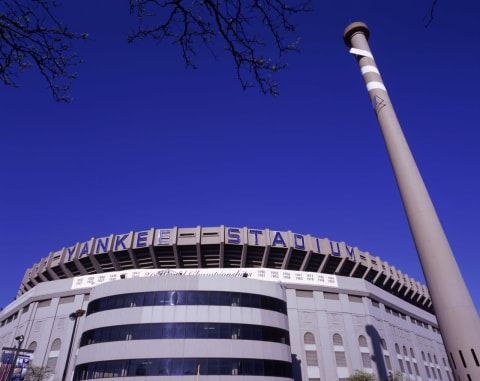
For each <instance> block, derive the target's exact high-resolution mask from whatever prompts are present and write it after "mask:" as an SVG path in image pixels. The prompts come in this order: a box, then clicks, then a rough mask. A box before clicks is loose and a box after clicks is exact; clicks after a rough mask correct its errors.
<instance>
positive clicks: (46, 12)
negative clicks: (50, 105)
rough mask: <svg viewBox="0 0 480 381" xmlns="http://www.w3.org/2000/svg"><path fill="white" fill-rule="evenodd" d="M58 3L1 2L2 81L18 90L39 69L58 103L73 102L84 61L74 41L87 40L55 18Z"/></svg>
mask: <svg viewBox="0 0 480 381" xmlns="http://www.w3.org/2000/svg"><path fill="white" fill-rule="evenodd" d="M58 6H59V4H58V3H57V1H56V0H2V1H1V2H0V79H1V80H2V81H3V83H4V84H5V85H10V86H15V87H18V83H17V78H18V76H19V74H22V73H23V72H24V71H25V70H26V69H27V68H29V67H31V66H34V67H36V68H37V69H38V70H39V72H40V74H41V75H42V76H43V78H44V79H45V80H46V81H47V84H48V87H49V89H50V90H51V92H52V95H53V97H54V98H55V100H57V101H69V100H70V97H69V95H68V91H69V89H70V86H71V82H72V80H73V78H75V76H76V73H75V72H72V71H71V68H72V67H73V66H76V65H78V64H79V63H80V62H81V61H80V59H79V58H78V57H77V56H76V55H75V53H73V52H72V46H71V41H72V40H74V39H78V38H86V37H87V35H78V34H75V33H72V32H70V31H69V30H68V29H67V27H66V26H65V25H63V24H62V23H61V22H60V21H58V20H57V18H56V17H55V16H54V14H53V10H54V9H55V8H56V7H58Z"/></svg>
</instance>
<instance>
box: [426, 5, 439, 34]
mask: <svg viewBox="0 0 480 381" xmlns="http://www.w3.org/2000/svg"><path fill="white" fill-rule="evenodd" d="M437 1H438V0H432V6H431V7H430V11H429V12H428V14H426V15H425V17H424V18H423V21H424V22H425V28H428V27H429V26H430V24H431V23H432V21H433V18H434V17H433V13H434V12H435V8H436V7H437Z"/></svg>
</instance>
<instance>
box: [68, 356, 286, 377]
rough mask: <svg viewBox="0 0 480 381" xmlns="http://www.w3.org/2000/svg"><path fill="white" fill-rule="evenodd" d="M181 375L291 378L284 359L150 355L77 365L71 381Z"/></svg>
mask: <svg viewBox="0 0 480 381" xmlns="http://www.w3.org/2000/svg"><path fill="white" fill-rule="evenodd" d="M183 375H199V376H202V375H218V376H236V375H248V376H263V377H284V378H292V364H291V363H290V362H287V361H278V360H264V359H248V358H240V359H238V358H236V359H233V358H150V359H134V360H112V361H97V362H91V363H87V364H82V365H78V366H77V367H76V368H75V374H74V376H73V381H83V380H90V379H97V378H112V377H139V376H141V377H147V376H151V377H158V376H183Z"/></svg>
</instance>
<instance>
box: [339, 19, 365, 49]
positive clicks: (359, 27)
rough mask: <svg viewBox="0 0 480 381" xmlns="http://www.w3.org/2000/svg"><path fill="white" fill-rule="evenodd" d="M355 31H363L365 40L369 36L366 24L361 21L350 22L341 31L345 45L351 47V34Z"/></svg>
mask: <svg viewBox="0 0 480 381" xmlns="http://www.w3.org/2000/svg"><path fill="white" fill-rule="evenodd" d="M355 33H363V34H364V35H365V38H366V39H367V40H368V37H369V36H370V31H369V30H368V26H367V24H365V23H363V22H354V23H352V24H350V25H349V26H347V28H346V29H345V31H344V32H343V41H344V42H345V45H347V46H348V47H349V48H351V47H352V36H353V35H354V34H355Z"/></svg>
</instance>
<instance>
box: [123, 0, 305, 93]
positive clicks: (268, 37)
mask: <svg viewBox="0 0 480 381" xmlns="http://www.w3.org/2000/svg"><path fill="white" fill-rule="evenodd" d="M309 10H310V0H298V2H297V3H296V4H294V5H292V4H288V3H287V2H286V1H284V0H193V1H192V0H130V13H131V14H134V15H136V16H137V17H138V20H139V24H138V28H137V29H136V30H134V31H133V32H132V33H131V35H130V37H129V41H130V42H132V41H135V40H137V39H142V38H152V39H154V40H158V41H163V40H170V41H172V42H173V43H174V44H176V45H179V47H180V48H181V51H182V56H183V59H184V62H185V64H186V66H187V67H192V68H195V67H196V66H195V63H194V59H195V56H196V52H197V49H198V48H199V46H204V47H207V49H209V50H210V51H211V52H212V54H214V55H215V52H216V51H217V50H218V46H217V45H216V43H220V44H221V46H222V47H223V50H225V51H227V52H228V53H229V55H230V56H231V57H232V59H233V61H234V64H235V70H236V74H237V78H238V79H239V81H240V83H241V85H242V87H243V88H244V89H246V88H248V87H251V86H254V85H255V84H257V85H258V86H259V88H260V90H261V91H262V92H263V93H266V94H272V95H278V84H277V82H276V81H275V80H274V78H273V75H274V74H275V73H276V72H277V71H279V70H281V69H284V68H286V67H287V64H286V63H285V62H284V61H283V58H284V55H285V53H287V52H290V51H295V50H297V45H298V39H295V38H294V37H290V35H292V34H293V33H294V32H295V25H294V24H293V23H292V18H293V17H294V16H295V15H296V14H299V13H303V12H308V11H309ZM287 36H288V37H289V38H290V39H287ZM272 51H273V53H276V55H277V56H278V58H277V59H276V60H275V61H274V60H273V59H272V58H269V57H270V56H271V54H272Z"/></svg>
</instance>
